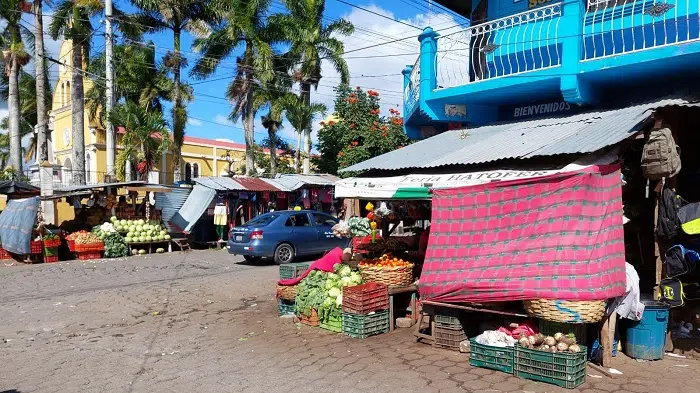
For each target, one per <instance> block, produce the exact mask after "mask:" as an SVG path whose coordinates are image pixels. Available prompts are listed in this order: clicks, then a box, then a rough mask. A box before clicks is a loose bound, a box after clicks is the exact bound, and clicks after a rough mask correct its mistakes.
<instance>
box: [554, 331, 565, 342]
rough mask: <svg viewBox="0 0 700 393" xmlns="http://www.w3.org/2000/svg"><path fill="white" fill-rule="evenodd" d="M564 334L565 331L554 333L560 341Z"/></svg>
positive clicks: (555, 337)
mask: <svg viewBox="0 0 700 393" xmlns="http://www.w3.org/2000/svg"><path fill="white" fill-rule="evenodd" d="M563 336H564V334H563V333H554V339H555V340H557V341H559V340H560V339H561V338H562V337H563Z"/></svg>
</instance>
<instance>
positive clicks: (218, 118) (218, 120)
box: [214, 113, 233, 125]
mask: <svg viewBox="0 0 700 393" xmlns="http://www.w3.org/2000/svg"><path fill="white" fill-rule="evenodd" d="M214 121H215V122H216V123H219V124H226V125H233V122H232V121H231V120H229V119H228V116H225V115H222V114H220V113H219V114H218V115H216V116H214Z"/></svg>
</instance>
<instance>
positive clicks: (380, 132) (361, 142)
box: [316, 85, 409, 174]
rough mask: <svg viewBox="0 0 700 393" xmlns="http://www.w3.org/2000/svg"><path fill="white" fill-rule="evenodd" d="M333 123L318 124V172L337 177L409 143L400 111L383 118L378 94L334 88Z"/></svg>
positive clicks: (331, 121) (391, 112)
mask: <svg viewBox="0 0 700 393" xmlns="http://www.w3.org/2000/svg"><path fill="white" fill-rule="evenodd" d="M335 91H336V99H335V112H334V116H335V118H336V119H335V120H329V121H328V122H321V129H320V130H319V132H318V139H319V145H318V150H319V152H320V153H321V154H320V157H319V158H318V159H317V160H316V166H317V168H318V170H319V171H320V172H323V173H332V174H337V173H338V170H339V169H342V168H346V167H348V166H351V165H354V164H357V163H358V162H362V161H365V160H368V159H370V158H372V157H376V156H378V155H381V154H384V153H387V152H390V151H392V150H396V149H400V148H402V147H403V146H406V145H407V144H408V143H409V139H408V138H407V137H406V135H405V134H404V132H403V118H402V117H401V114H400V113H399V111H397V110H395V109H390V110H389V116H382V115H381V111H380V109H379V93H377V92H376V91H374V90H368V91H366V92H365V91H364V90H362V89H361V88H360V87H359V86H358V87H357V88H355V89H354V90H353V89H351V88H350V87H348V86H347V85H341V86H338V87H336V88H335Z"/></svg>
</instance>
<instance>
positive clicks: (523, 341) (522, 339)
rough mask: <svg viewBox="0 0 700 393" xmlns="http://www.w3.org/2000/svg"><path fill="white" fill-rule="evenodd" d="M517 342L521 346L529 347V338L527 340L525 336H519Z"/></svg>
mask: <svg viewBox="0 0 700 393" xmlns="http://www.w3.org/2000/svg"><path fill="white" fill-rule="evenodd" d="M518 344H520V346H521V347H525V348H530V340H528V338H527V337H525V336H523V337H520V340H518Z"/></svg>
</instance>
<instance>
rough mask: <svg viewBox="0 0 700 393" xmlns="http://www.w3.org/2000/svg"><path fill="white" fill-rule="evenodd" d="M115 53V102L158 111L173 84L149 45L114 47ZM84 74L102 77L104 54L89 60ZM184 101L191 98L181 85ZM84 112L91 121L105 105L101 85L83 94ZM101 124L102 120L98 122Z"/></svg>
mask: <svg viewBox="0 0 700 393" xmlns="http://www.w3.org/2000/svg"><path fill="white" fill-rule="evenodd" d="M114 53H115V56H114V58H115V60H116V62H115V73H114V81H115V83H114V85H115V101H117V102H120V101H122V100H126V101H133V102H136V103H138V104H139V105H140V106H142V107H143V108H144V109H146V111H157V112H162V111H163V107H162V102H163V101H164V100H169V99H170V98H171V94H172V92H173V86H174V83H173V81H172V80H171V79H170V78H169V77H168V75H167V74H168V70H167V69H166V68H165V67H163V66H162V65H160V64H158V63H157V62H156V59H155V50H154V48H153V46H152V45H146V46H143V45H136V44H126V45H116V46H115V47H114ZM88 71H89V73H90V74H91V75H95V76H96V77H99V78H100V79H101V78H104V77H105V76H106V73H105V54H104V52H103V53H100V54H98V55H96V56H94V57H93V58H92V59H91V60H90V65H89V67H88ZM181 90H182V92H183V94H184V97H185V99H186V100H189V99H190V98H191V96H192V88H191V86H188V85H184V84H183V85H181ZM85 100H86V102H87V106H88V113H89V115H90V117H91V118H93V119H95V118H96V117H97V116H99V115H102V113H101V110H102V108H104V107H105V105H106V102H105V101H106V91H105V86H104V85H102V84H94V85H93V86H92V87H91V88H90V90H88V91H87V93H85ZM100 121H104V119H102V118H101V119H100Z"/></svg>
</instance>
